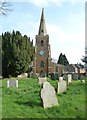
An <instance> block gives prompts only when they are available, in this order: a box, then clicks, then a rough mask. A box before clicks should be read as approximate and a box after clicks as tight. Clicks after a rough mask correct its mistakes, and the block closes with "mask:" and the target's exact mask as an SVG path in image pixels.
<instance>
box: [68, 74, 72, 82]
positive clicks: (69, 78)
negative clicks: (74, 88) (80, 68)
mask: <svg viewBox="0 0 87 120" xmlns="http://www.w3.org/2000/svg"><path fill="white" fill-rule="evenodd" d="M71 83H72V75H71V74H68V84H71Z"/></svg>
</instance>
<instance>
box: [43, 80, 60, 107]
mask: <svg viewBox="0 0 87 120" xmlns="http://www.w3.org/2000/svg"><path fill="white" fill-rule="evenodd" d="M41 99H42V101H43V107H44V108H50V107H53V106H58V105H59V104H58V100H57V97H56V92H55V89H54V87H53V86H51V85H50V83H49V82H44V83H43V88H42V89H41Z"/></svg>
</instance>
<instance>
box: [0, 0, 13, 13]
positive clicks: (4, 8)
mask: <svg viewBox="0 0 87 120" xmlns="http://www.w3.org/2000/svg"><path fill="white" fill-rule="evenodd" d="M11 6H12V4H11V3H10V2H7V1H6V0H5V1H0V15H7V13H8V12H10V11H12V9H11V8H10V7H11Z"/></svg>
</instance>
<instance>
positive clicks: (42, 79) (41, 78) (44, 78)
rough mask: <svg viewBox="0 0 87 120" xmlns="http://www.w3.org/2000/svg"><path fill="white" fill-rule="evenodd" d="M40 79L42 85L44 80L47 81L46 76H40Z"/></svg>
mask: <svg viewBox="0 0 87 120" xmlns="http://www.w3.org/2000/svg"><path fill="white" fill-rule="evenodd" d="M38 80H39V85H42V84H43V83H44V82H46V81H47V79H46V77H39V78H38Z"/></svg>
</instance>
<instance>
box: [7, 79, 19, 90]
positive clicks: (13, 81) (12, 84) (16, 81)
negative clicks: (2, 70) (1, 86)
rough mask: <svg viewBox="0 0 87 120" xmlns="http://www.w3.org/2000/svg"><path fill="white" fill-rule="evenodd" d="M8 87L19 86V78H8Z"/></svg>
mask: <svg viewBox="0 0 87 120" xmlns="http://www.w3.org/2000/svg"><path fill="white" fill-rule="evenodd" d="M7 87H8V88H9V87H17V88H18V80H7Z"/></svg>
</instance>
